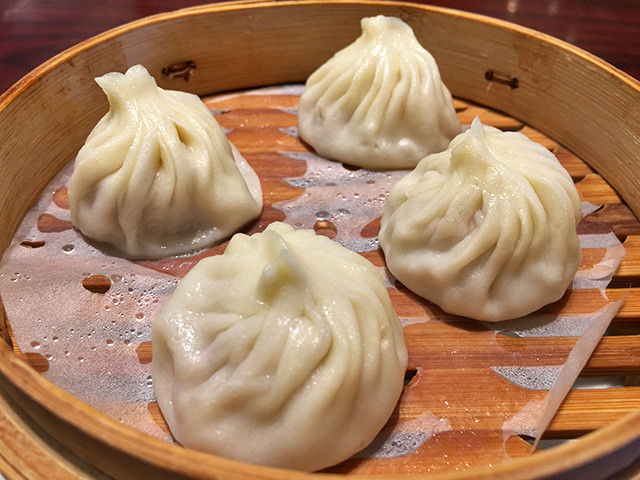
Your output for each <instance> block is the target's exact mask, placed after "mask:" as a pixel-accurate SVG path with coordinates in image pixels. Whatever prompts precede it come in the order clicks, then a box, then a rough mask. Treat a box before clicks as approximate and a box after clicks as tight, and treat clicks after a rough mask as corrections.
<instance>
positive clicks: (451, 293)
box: [379, 118, 582, 321]
mask: <svg viewBox="0 0 640 480" xmlns="http://www.w3.org/2000/svg"><path fill="white" fill-rule="evenodd" d="M580 219H581V203H580V198H579V195H578V192H577V190H576V188H575V185H574V184H573V181H572V179H571V177H570V176H569V174H568V173H567V171H566V170H565V169H564V168H563V167H562V165H561V164H560V162H558V160H557V159H556V157H555V156H554V155H553V154H552V153H551V152H550V151H549V150H547V149H546V148H544V147H543V146H542V145H540V144H538V143H535V142H533V141H531V140H530V139H529V138H527V137H526V136H525V135H523V134H521V133H517V132H501V131H500V130H498V129H496V128H493V127H489V126H484V125H482V124H481V122H480V120H479V119H477V118H476V119H475V120H474V121H473V123H472V125H471V128H470V129H469V130H468V131H467V132H465V133H462V134H460V135H459V136H457V137H456V138H455V139H454V140H453V141H452V142H451V145H450V147H449V149H448V150H446V151H444V152H441V153H438V154H433V155H430V156H428V157H426V158H425V159H423V160H422V161H421V162H420V163H419V164H418V165H417V167H416V168H415V169H414V170H413V171H412V172H410V173H409V174H408V175H406V176H405V177H404V178H402V179H401V180H400V181H399V182H398V183H397V184H396V185H394V187H393V188H392V189H391V191H390V193H389V198H388V201H387V204H386V205H385V209H384V211H383V215H382V220H381V228H380V236H379V239H380V245H381V247H382V249H383V251H384V254H385V259H386V262H387V266H388V268H389V270H390V271H391V273H393V275H394V276H395V277H396V278H397V279H398V280H399V281H400V282H402V283H403V284H404V285H405V286H406V287H407V288H409V289H410V290H412V291H413V292H415V293H417V294H418V295H420V296H422V297H424V298H425V299H427V300H429V301H431V302H433V303H435V304H436V305H438V306H440V307H441V308H442V309H443V310H444V311H446V312H449V313H452V314H456V315H463V316H466V317H471V318H475V319H479V320H485V321H500V320H506V319H511V318H517V317H521V316H524V315H527V314H529V313H531V312H533V311H535V310H537V309H539V308H540V307H542V306H544V305H547V304H549V303H552V302H554V301H556V300H558V299H560V298H561V297H562V295H563V294H564V292H565V290H566V289H567V287H568V286H569V284H570V283H571V280H572V278H573V276H574V274H575V272H576V270H577V268H578V266H579V264H580V261H581V257H582V250H581V248H580V243H579V240H578V235H577V231H576V226H577V224H578V223H579V222H580Z"/></svg>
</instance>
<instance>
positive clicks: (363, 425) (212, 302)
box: [152, 223, 407, 471]
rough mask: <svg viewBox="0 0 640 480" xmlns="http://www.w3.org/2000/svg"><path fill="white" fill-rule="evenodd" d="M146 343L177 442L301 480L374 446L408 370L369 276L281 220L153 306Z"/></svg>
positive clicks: (382, 293)
mask: <svg viewBox="0 0 640 480" xmlns="http://www.w3.org/2000/svg"><path fill="white" fill-rule="evenodd" d="M152 342H153V362H152V375H153V385H154V388H155V392H156V396H157V399H158V403H159V405H160V408H161V410H162V413H163V414H164V417H165V419H166V421H167V423H168V425H169V427H170V429H171V432H172V433H173V435H174V437H175V438H176V439H177V440H178V441H179V442H180V443H182V444H183V445H185V446H187V447H190V448H194V449H197V450H202V451H206V452H210V453H214V454H217V455H221V456H224V457H228V458H233V459H236V460H241V461H245V462H250V463H256V464H262V465H270V466H277V467H285V468H292V469H299V470H306V471H312V470H318V469H321V468H324V467H328V466H330V465H333V464H336V463H339V462H340V461H342V460H345V459H346V458H348V457H350V456H351V455H353V454H354V453H356V452H358V451H359V450H361V449H362V448H364V447H365V446H367V444H368V443H369V442H371V440H373V438H374V437H375V436H376V434H377V433H378V431H379V430H380V429H381V428H382V427H383V425H384V424H385V423H386V421H387V420H388V418H389V416H390V415H391V413H392V411H393V410H394V407H395V405H396V402H397V400H398V397H399V395H400V393H401V391H402V388H403V381H404V374H405V369H406V366H407V351H406V347H405V344H404V339H403V334H402V328H401V326H400V324H399V322H398V319H397V317H396V314H395V312H394V310H393V307H392V305H391V302H390V300H389V296H388V292H387V289H386V287H385V285H384V282H383V280H382V277H381V275H380V274H379V273H378V271H377V270H376V269H375V267H373V265H371V264H370V263H369V262H368V261H367V260H365V259H364V258H363V257H361V256H360V255H358V254H356V253H354V252H351V251H350V250H347V249H346V248H344V247H342V246H341V245H339V244H338V243H336V242H333V241H332V240H329V239H328V238H326V237H322V236H317V235H315V232H314V231H313V230H294V229H293V228H292V227H290V226H289V225H286V224H283V223H273V224H271V225H269V227H268V228H267V229H266V230H265V231H264V232H263V233H258V234H254V235H253V236H246V235H244V234H236V235H235V236H234V237H233V238H232V239H231V241H230V243H229V245H228V247H227V249H226V251H225V252H224V254H223V255H220V256H215V257H209V258H206V259H204V260H201V261H200V262H199V263H198V264H197V265H196V266H195V267H194V268H193V269H192V270H191V271H190V272H189V273H188V274H187V275H186V276H185V277H184V279H183V280H182V281H181V283H180V285H179V286H178V288H177V289H176V291H175V292H174V293H173V295H172V296H171V297H170V298H169V300H168V301H167V302H166V303H165V304H164V305H163V307H162V308H161V310H160V311H159V313H158V315H157V317H156V318H155V321H154V324H153V331H152Z"/></svg>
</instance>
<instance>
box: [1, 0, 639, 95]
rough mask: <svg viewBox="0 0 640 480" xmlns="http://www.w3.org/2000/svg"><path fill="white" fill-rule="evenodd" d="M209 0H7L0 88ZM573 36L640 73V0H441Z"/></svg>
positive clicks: (569, 38)
mask: <svg viewBox="0 0 640 480" xmlns="http://www.w3.org/2000/svg"><path fill="white" fill-rule="evenodd" d="M204 3H213V2H207V1H206V0H106V1H97V0H88V1H85V0H56V1H55V2H52V1H50V0H31V1H29V2H24V1H20V0H3V1H2V2H0V92H4V91H5V90H7V89H8V88H9V87H10V86H11V85H12V84H14V83H15V82H17V81H18V80H19V79H20V78H21V77H22V76H24V75H25V74H27V73H28V72H29V71H30V70H32V69H33V68H34V67H36V66H38V65H39V64H41V63H42V62H44V61H46V60H47V59H49V58H51V57H52V56H54V55H56V54H57V53H59V52H61V51H63V50H65V49H66V48H69V47H71V46H72V45H74V44H76V43H78V42H81V41H82V40H85V39H87V38H90V37H91V36H93V35H96V34H98V33H101V32H103V31H105V30H108V29H110V28H113V27H116V26H118V25H121V24H123V23H126V22H129V21H132V20H136V19H138V18H142V17H146V16H149V15H154V14H156V13H161V12H166V11H171V10H176V9H179V8H183V7H190V6H194V5H199V4H204ZM419 3H429V4H433V5H438V6H443V7H448V8H455V9H459V10H466V11H470V12H474V13H480V14H483V15H488V16H491V17H495V18H499V19H503V20H507V21H510V22H514V23H517V24H520V25H523V26H525V27H529V28H532V29H534V30H538V31H540V32H543V33H547V34H550V35H552V36H554V37H557V38H559V39H561V40H565V41H567V42H569V43H572V44H574V45H576V46H578V47H580V48H582V49H584V50H587V51H588V52H590V53H593V54H595V55H597V56H598V57H600V58H602V59H603V60H606V61H607V62H609V63H611V64H612V65H614V66H616V67H618V68H619V69H621V70H623V71H624V72H626V73H628V74H630V75H631V76H632V77H635V78H640V0H617V1H615V2H602V1H600V0H527V1H524V0H483V1H482V2H479V1H475V0H433V1H424V0H421V1H420V2H419Z"/></svg>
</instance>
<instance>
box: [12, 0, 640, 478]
mask: <svg viewBox="0 0 640 480" xmlns="http://www.w3.org/2000/svg"><path fill="white" fill-rule="evenodd" d="M381 13H382V14H387V15H395V16H399V17H401V18H403V19H404V20H405V21H407V22H408V23H409V24H410V25H411V26H412V27H413V28H414V30H415V32H416V35H417V37H418V38H419V39H420V40H421V42H422V43H423V44H424V45H425V47H427V48H428V49H429V50H430V51H431V52H432V53H433V54H434V56H435V57H436V60H437V61H438V64H439V66H440V69H441V72H442V74H443V79H444V81H445V83H447V85H448V86H449V88H450V89H451V90H452V92H453V93H454V94H455V95H457V96H459V97H461V98H465V99H468V100H471V101H474V102H477V103H480V104H484V105H489V106H491V107H494V108H495V109H497V110H500V111H503V112H505V114H500V113H497V112H496V113H490V114H488V117H487V119H489V120H491V122H493V124H495V125H496V126H501V127H502V128H503V129H513V130H517V129H519V128H521V126H522V125H523V124H527V125H530V126H531V127H533V130H531V133H532V134H534V132H538V133H535V134H534V135H533V136H534V137H535V139H537V141H540V142H541V143H543V144H544V145H545V146H547V147H548V148H550V149H552V150H554V151H555V152H556V153H557V154H558V152H559V154H558V157H559V158H560V160H561V161H563V164H564V165H565V166H566V167H567V168H568V170H569V171H570V173H571V175H572V176H573V177H574V179H577V180H580V179H581V181H579V183H578V185H579V189H580V190H581V193H582V194H583V195H584V196H585V197H588V198H593V199H597V200H599V201H601V202H602V203H603V204H605V207H604V208H603V209H602V211H603V214H602V215H595V216H594V218H593V220H592V223H591V224H590V226H591V227H593V228H597V227H598V225H599V224H600V223H599V222H601V223H606V222H610V221H611V218H614V220H613V221H614V222H615V224H616V230H615V231H616V233H618V234H619V235H620V236H627V235H628V237H627V242H628V245H630V246H633V245H635V243H634V242H636V241H637V239H636V238H635V236H636V235H640V228H639V227H638V222H637V219H636V218H635V216H634V215H633V213H632V212H635V214H636V215H637V214H639V213H640V197H638V195H637V191H638V185H639V184H640V171H639V170H638V168H637V161H638V160H637V151H638V150H639V148H638V147H639V146H640V134H639V128H640V127H639V126H640V109H639V108H638V105H640V85H639V84H638V82H637V81H635V80H633V79H631V78H630V77H628V76H626V75H625V74H623V73H621V72H619V71H617V70H616V69H614V68H613V67H611V66H609V65H607V64H605V63H604V62H602V61H600V60H598V59H597V58H594V57H593V56H591V55H589V54H588V53H585V52H582V51H580V50H578V49H576V48H574V47H571V46H569V45H567V44H564V43H562V42H560V41H558V40H555V39H552V38H550V37H548V36H545V35H542V34H539V33H536V32H532V31H529V30H527V29H524V28H520V27H517V26H514V25H511V24H507V23H505V22H500V21H496V20H492V19H488V18H484V17H480V16H476V15H471V14H466V13H461V12H455V11H451V10H446V9H439V8H432V7H426V6H421V5H413V4H410V3H406V4H399V3H393V4H392V3H388V2H384V1H376V2H365V1H318V0H313V1H311V0H303V1H298V2H289V1H283V2H242V3H229V4H217V5H213V6H203V7H198V8H195V9H187V10H183V11H179V12H175V13H171V14H164V15H158V16H155V17H151V18H148V19H144V20H141V21H138V22H134V23H132V24H129V25H125V26H122V27H120V28H117V29H114V30H112V31H110V32H107V33H105V34H103V35H100V36H98V37H95V38H93V39H91V40H88V41H87V42H84V43H82V44H80V45H78V46H76V47H74V48H72V49H70V50H68V51H66V52H64V53H62V54H60V55H59V56H57V57H55V58H54V59H52V60H51V61H49V62H47V63H46V64H44V65H42V66H41V67H39V68H38V69H36V70H34V71H33V72H32V73H31V74H30V75H28V76H27V77H25V78H24V79H23V80H22V81H21V82H19V83H18V84H16V85H15V86H14V87H13V88H12V89H10V90H9V91H8V92H6V93H5V94H4V95H3V96H2V97H0V155H1V157H0V171H1V174H0V205H1V206H2V207H1V211H2V215H1V216H0V251H3V250H4V249H5V248H6V246H7V245H8V243H9V241H10V239H11V237H12V235H13V232H14V231H15V229H16V227H17V225H18V223H19V222H20V220H21V219H22V217H23V216H24V214H25V212H26V211H27V210H28V208H29V207H30V206H31V205H32V204H33V202H34V201H35V200H36V199H37V198H38V196H39V193H40V191H41V190H42V188H43V187H44V185H46V183H47V182H48V181H49V180H50V179H51V178H52V177H53V175H54V174H55V173H56V172H57V171H58V170H59V169H60V168H61V167H62V166H63V165H64V164H65V163H66V162H67V161H68V160H69V159H70V158H72V157H73V155H74V154H75V152H76V151H77V149H78V147H79V146H80V145H81V144H82V142H83V140H84V138H85V137H86V135H87V134H88V132H89V130H90V129H91V127H92V126H93V125H94V124H95V122H96V121H97V119H98V118H99V117H100V116H101V115H102V114H103V113H104V111H105V109H106V103H105V100H104V98H103V96H102V94H101V92H100V91H99V89H98V88H97V87H96V86H95V84H94V83H93V77H95V76H98V75H101V74H103V73H106V72H108V71H113V70H119V71H123V70H125V69H126V68H127V67H128V66H130V65H131V64H134V63H144V64H145V65H146V66H147V67H148V68H149V69H150V71H151V72H152V73H154V74H156V76H158V72H160V71H161V70H162V68H163V67H166V66H169V65H172V64H176V63H180V62H183V61H185V60H191V61H194V62H195V63H196V64H197V66H198V68H197V73H195V74H194V75H193V76H192V77H191V79H190V81H189V83H188V84H186V85H185V84H184V80H183V79H173V80H172V79H165V80H162V81H161V82H160V83H161V85H162V86H164V87H168V88H176V89H185V87H187V89H188V90H190V91H192V92H194V93H198V94H201V95H204V94H210V93H214V92H220V91H226V90H235V89H240V88H247V87H252V86H259V85H266V84H277V83H290V82H298V81H303V80H304V79H305V78H306V76H307V75H308V74H309V73H310V72H311V71H312V70H313V69H315V68H316V67H317V66H319V65H320V64H321V63H322V62H323V61H324V60H326V59H327V58H328V57H329V56H330V55H331V54H332V53H333V52H334V51H336V50H337V49H338V48H340V47H342V46H344V45H346V44H347V43H349V42H350V41H351V40H353V39H354V38H355V37H356V36H357V35H358V33H359V19H360V18H361V17H364V16H371V15H375V14H381ZM460 31H464V32H465V35H459V34H458V33H457V32H460ZM210 45H216V48H215V49H211V48H210ZM283 62H286V63H285V64H283ZM221 65H224V66H225V68H220V66H221ZM490 69H493V70H495V71H498V72H501V73H503V74H505V75H508V76H511V77H516V78H518V80H519V85H520V86H519V87H518V88H517V89H511V88H510V87H508V86H506V85H503V84H498V83H491V82H489V81H487V80H486V79H485V73H486V72H487V70H490ZM576 84H579V85H581V87H583V88H580V89H576V88H575V85H576ZM458 105H459V106H461V105H464V102H459V103H458ZM551 106H553V108H551ZM467 110H468V112H467V113H469V114H473V113H474V109H473V108H469V109H467ZM619 112H625V113H626V116H624V117H622V116H620V115H619ZM581 118H582V119H584V118H589V119H590V121H589V122H578V121H577V119H581ZM281 120H282V121H283V122H284V124H288V123H289V122H291V118H290V117H287V115H283V116H282V118H281ZM229 121H233V118H232V117H230V118H229ZM528 128H529V127H524V130H526V129H528ZM539 132H542V133H539ZM236 140H238V143H239V145H238V146H239V147H240V146H242V147H244V149H245V150H246V151H247V158H248V159H250V155H251V145H249V144H245V145H243V144H242V138H237V139H236ZM560 145H562V146H560ZM580 159H582V160H584V161H585V162H586V163H584V162H582V161H581V160H580ZM34 171H35V172H37V175H33V173H32V172H34ZM594 172H597V174H595V173H594ZM616 192H618V193H617V194H616ZM620 197H621V198H622V199H623V200H622V201H623V202H624V203H621V199H620ZM43 225H48V226H51V225H54V227H55V225H56V222H55V220H52V219H44V220H43ZM54 227H52V228H54ZM44 228H46V227H44ZM625 262H626V264H625V266H624V268H622V269H621V271H622V272H623V273H622V274H620V275H622V276H623V275H626V276H627V277H628V278H633V277H634V276H636V275H637V273H636V272H637V266H636V260H634V256H632V257H631V259H629V260H626V261H625ZM608 293H609V295H610V297H611V298H612V299H616V298H619V296H621V295H623V294H624V293H625V292H623V291H621V290H619V289H611V290H610V291H609V292H608ZM581 301H583V298H582V294H581V293H579V292H577V293H572V294H571V298H569V299H568V303H571V302H575V303H576V304H579V303H580V302H581ZM400 307H401V305H400ZM638 318H640V293H639V291H638V289H635V288H633V289H631V290H630V291H629V292H628V297H627V301H626V303H625V305H624V307H623V309H622V310H621V311H620V313H619V314H618V316H617V317H616V319H615V320H614V322H620V321H625V322H631V323H634V322H635V321H636V320H637V319H638ZM630 328H632V327H630ZM0 334H2V336H3V337H4V338H7V337H8V329H7V328H6V326H4V325H3V326H2V328H0ZM635 341H636V337H631V336H625V337H620V338H616V337H612V338H610V339H607V340H606V341H605V342H603V343H602V344H601V345H600V346H599V347H598V349H597V350H596V353H595V354H594V356H593V358H592V359H591V360H590V362H589V364H588V365H587V371H588V372H590V373H592V374H608V373H611V372H615V373H621V372H622V373H624V372H625V371H627V370H628V371H630V372H632V371H633V370H634V369H635V368H636V366H637V365H636V363H635V362H634V360H633V358H637V354H636V349H635ZM629 356H631V358H632V359H630V358H629ZM30 363H35V362H34V361H33V360H32V361H30V360H29V359H28V358H24V357H21V356H20V355H17V354H16V352H15V351H14V350H13V349H12V348H11V346H10V345H9V344H8V343H6V342H0V387H1V388H2V389H3V390H4V392H5V393H6V395H7V397H6V398H8V399H9V400H7V401H5V403H3V404H0V409H4V410H6V414H5V415H4V416H3V417H0V421H2V420H3V421H2V423H1V424H0V425H2V429H0V433H2V435H3V436H2V438H3V439H5V438H7V437H11V436H15V438H16V442H17V443H16V444H15V445H17V446H18V447H21V448H13V450H6V452H19V451H21V450H24V451H26V452H29V455H27V457H24V456H23V455H19V454H17V453H16V454H12V453H3V454H2V455H0V468H3V469H4V468H6V470H5V471H7V472H12V473H10V474H11V475H13V474H15V475H23V476H24V478H47V472H48V471H53V470H49V467H48V465H49V463H48V462H51V463H52V465H53V464H55V465H56V468H59V469H60V470H56V471H59V472H62V473H61V475H64V474H66V473H69V476H67V477H66V478H73V477H72V475H83V474H85V473H86V472H83V471H82V469H81V468H79V467H77V465H78V463H77V462H76V460H75V457H76V456H77V457H78V458H80V459H83V460H78V461H79V462H85V461H86V462H88V464H90V465H91V466H92V467H91V468H92V469H93V468H95V469H100V470H104V471H106V472H108V473H109V474H110V475H113V476H115V477H120V478H132V477H135V478H166V477H171V478H194V477H198V478H230V479H234V478H238V479H239V478H257V479H260V478H287V479H296V478H307V477H308V476H307V475H305V474H301V473H298V472H288V471H286V472H285V471H279V470H277V469H270V468H262V467H258V466H250V465H245V464H239V463H237V462H233V461H229V460H225V459H221V458H217V457H213V456H210V455H205V454H201V453H197V452H193V451H189V450H186V449H182V448H181V447H178V446H176V445H172V444H168V443H166V442H162V441H158V440H156V439H153V438H150V437H147V436H146V435H144V434H141V433H140V432H136V431H134V430H132V429H130V428H127V427H124V426H122V425H120V424H119V423H118V422H116V421H114V420H112V419H110V418H108V417H106V416H105V415H102V414H100V413H98V412H96V411H95V410H93V409H91V408H90V407H88V406H86V405H85V404H83V403H81V402H80V401H78V400H77V399H75V398H73V397H72V396H70V395H69V394H67V393H65V392H64V391H62V390H60V389H59V388H57V387H55V386H54V385H52V384H51V383H50V382H48V381H46V379H44V378H43V377H42V376H41V375H40V374H39V373H37V371H36V370H35V369H33V368H32V367H31V366H30ZM625 369H627V370H625ZM603 395H604V394H602V393H600V392H594V391H585V392H580V393H578V392H574V393H572V394H571V395H570V396H569V398H568V399H567V402H565V404H564V405H563V407H562V408H561V411H560V412H559V414H558V416H557V418H556V420H554V422H553V423H552V426H551V431H552V432H556V434H557V435H558V436H563V435H566V434H568V432H574V433H575V432H583V431H587V430H591V429H592V427H593V425H592V424H590V425H586V424H585V423H584V422H583V421H582V420H583V419H584V417H585V416H591V415H593V414H594V413H595V412H599V411H603V412H604V414H603V415H604V417H598V418H599V419H601V420H602V422H601V424H599V425H598V426H601V428H598V429H597V430H595V431H593V432H592V433H589V434H588V435H586V436H585V437H584V438H582V439H580V440H579V441H577V442H575V443H570V444H566V445H563V446H561V447H557V448H555V449H552V450H549V451H545V452H540V453H537V454H536V455H533V456H530V457H525V458H521V459H518V460H516V461H513V462H508V463H504V464H499V465H495V466H494V467H492V468H477V469H473V471H467V472H464V471H463V472H454V473H445V474H435V475H429V476H428V478H435V479H439V478H446V479H455V478H495V479H498V478H540V477H544V476H547V475H552V474H557V473H562V472H567V471H570V470H572V469H576V468H579V467H580V466H581V465H585V464H588V463H590V462H595V465H596V467H595V468H596V469H606V468H607V467H608V466H609V465H612V464H611V462H604V463H603V462H602V459H603V458H606V457H607V456H609V455H611V456H612V457H613V458H614V461H615V464H616V468H618V467H619V468H623V467H624V466H626V465H627V464H629V463H631V462H633V461H634V460H635V459H636V458H637V456H638V454H637V451H638V445H640V440H639V439H640V411H638V410H634V409H636V408H637V407H638V405H637V400H636V398H637V392H636V391H635V390H627V389H621V391H620V392H616V394H615V395H614V396H613V400H611V401H609V400H607V398H611V397H607V398H605V397H604V396H603ZM15 405H19V406H20V411H21V413H22V414H24V415H26V416H27V417H28V418H29V419H30V420H29V421H31V422H33V424H34V425H37V429H41V430H42V431H43V432H45V433H43V434H40V433H36V432H35V430H36V429H31V428H29V427H27V426H26V425H25V424H24V423H21V422H20V421H18V420H16V417H15V416H14V415H13V413H14V412H15V411H17V410H16V408H15ZM629 412H630V413H629ZM10 428H14V432H15V433H12V431H9V430H8V429H10ZM48 435H51V436H52V437H53V438H54V439H55V440H53V441H54V442H58V443H59V444H60V445H61V446H62V448H63V449H65V451H69V452H72V455H69V456H65V457H64V458H65V461H68V462H70V463H64V462H62V463H61V460H60V456H59V452H58V451H56V452H54V451H52V450H51V449H50V445H49V444H48V443H47V442H42V441H41V439H42V438H47V436H48ZM523 447H524V445H522V444H519V443H517V444H515V445H514V448H519V449H522V448H523ZM3 452H5V451H4V450H3ZM35 452H38V453H39V454H41V458H43V459H44V460H42V461H40V460H38V459H37V458H36V455H35ZM630 452H631V453H630ZM31 453H34V454H33V455H32V454H31ZM52 468H53V467H52ZM592 471H595V470H592ZM90 473H94V472H93V470H92V472H90ZM325 476H327V477H328V478H331V477H332V476H331V475H325ZM16 478H19V477H16ZM61 478H64V477H61Z"/></svg>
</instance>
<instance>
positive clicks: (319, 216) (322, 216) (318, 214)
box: [316, 210, 331, 220]
mask: <svg viewBox="0 0 640 480" xmlns="http://www.w3.org/2000/svg"><path fill="white" fill-rule="evenodd" d="M316 218H317V219H318V220H329V219H330V218H331V214H330V213H329V212H327V211H325V210H320V211H319V212H316Z"/></svg>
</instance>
